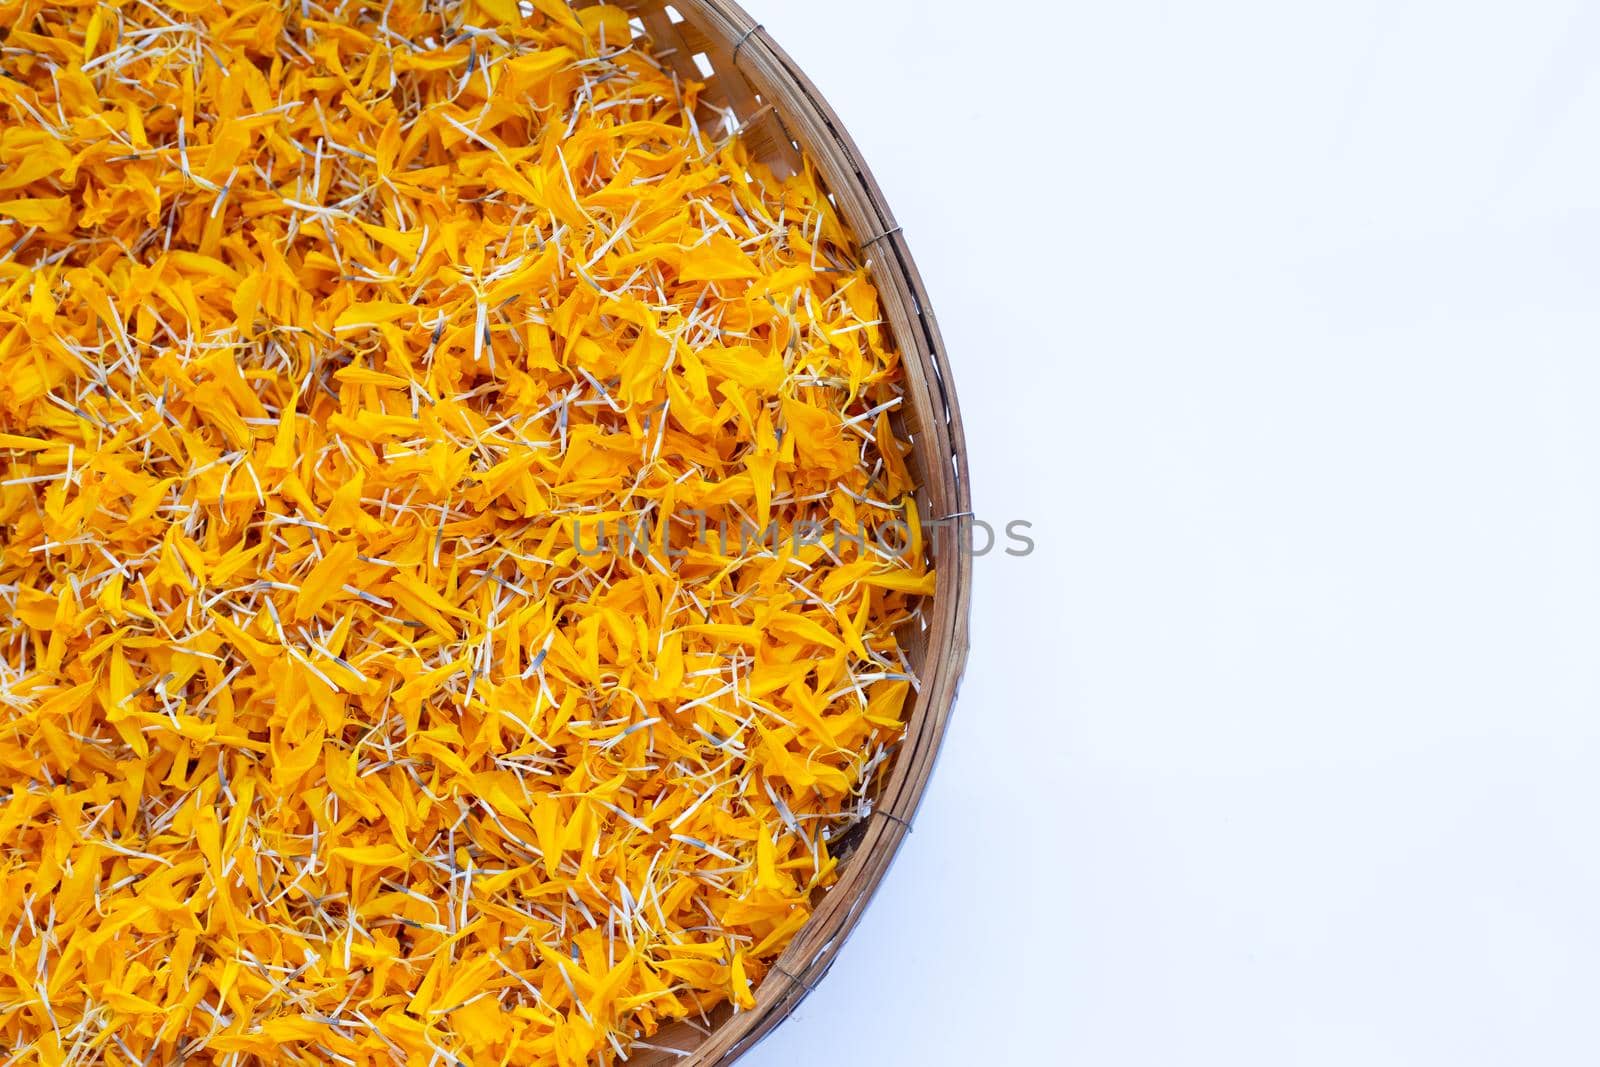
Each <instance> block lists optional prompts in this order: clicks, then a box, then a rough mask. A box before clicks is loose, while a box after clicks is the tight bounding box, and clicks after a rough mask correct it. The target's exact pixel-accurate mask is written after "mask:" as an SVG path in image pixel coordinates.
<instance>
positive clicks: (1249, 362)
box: [748, 0, 1600, 1067]
mask: <svg viewBox="0 0 1600 1067" xmlns="http://www.w3.org/2000/svg"><path fill="white" fill-rule="evenodd" d="M749 7H750V8H751V10H752V12H753V13H754V15H755V17H756V18H757V19H759V20H760V21H762V22H764V23H765V24H766V26H767V28H768V30H769V31H770V32H771V33H772V34H773V36H774V37H775V38H776V39H777V40H778V41H779V42H780V43H782V44H783V45H785V46H786V47H787V48H788V49H789V50H790V52H791V53H792V54H793V55H794V56H795V57H796V59H797V60H798V61H799V63H800V64H801V66H802V67H804V69H806V70H807V71H808V72H809V73H810V74H811V75H812V76H813V77H814V79H815V80H816V82H817V83H818V85H819V86H820V87H821V88H822V90H823V92H824V93H826V94H827V95H828V96H829V97H830V99H831V100H832V101H833V102H834V104H835V105H836V106H837V108H838V110H839V111H840V113H841V114H842V116H843V118H844V120H845V122H846V124H847V125H848V127H849V128H850V130H851V131H852V133H853V134H854V136H855V137H856V139H857V140H858V141H859V142H860V144H861V146H862V148H863V151H864V153H865V155H866V157H867V159H868V160H869V162H870V163H871V165H872V166H873V168H874V169H875V170H876V172H877V175H878V177H879V178H880V180H881V181H882V184H883V186H884V188H885V190H886V192H887V194H888V198H889V200H890V202H891V203H892V204H893V205H894V207H895V210H896V213H897V215H898V217H899V219H900V221H901V222H902V223H904V225H905V227H906V232H907V234H908V235H909V240H910V244H911V247H912V250H913V252H914V253H915V254H916V256H917V258H918V261H919V263H920V266H921V268H922V270H923V272H924V274H925V275H926V277H927V282H928V285H929V288H930V289H931V291H932V293H933V297H934V304H935V307H936V309H937V311H938V314H939V318H940V322H941V324H942V326H943V329H944V334H945V338H946V340H947V341H948V343H949V346H950V351H951V354H952V361H953V364H954V367H955V376H956V382H957V385H958V387H959V392H960V397H961V401H962V405H963V408H964V410H965V416H966V424H967V433H968V439H969V443H970V446H971V455H972V474H973V482H974V486H975V494H976V501H977V507H978V510H979V512H980V514H981V515H982V516H983V517H985V518H986V519H989V520H991V521H995V522H996V523H997V524H1000V523H1003V522H1004V521H1006V520H1009V519H1013V518H1022V519H1028V520H1031V521H1032V522H1033V523H1034V524H1035V531H1034V533H1035V536H1036V537H1037V539H1038V543H1039V548H1038V551H1037V552H1036V553H1035V554H1034V555H1033V556H1031V557H1030V558H1027V559H1010V558H1006V557H1004V556H1003V555H999V554H998V553H997V554H995V555H991V556H989V557H987V558H984V559H980V560H978V561H977V565H976V567H977V595H976V603H975V608H974V617H973V657H972V661H971V667H970V669H969V671H968V673H967V680H966V684H965V686H964V689H963V691H962V698H961V702H960V705H959V707H958V714H957V718H956V720H955V723H954V725H953V727H952V730H951V733H950V735H949V740H948V742H947V744H946V748H945V751H944V755H943V758H942V761H941V764H940V767H939V770H938V773H937V775H936V777H935V779H934V782H933V786H932V789H931V791H930V792H929V794H928V796H927V799H926V802H925V804H924V806H923V809H922V811H921V814H920V817H919V819H918V822H917V830H916V833H915V834H914V835H913V836H912V838H911V839H910V841H909V843H908V845H907V846H906V848H905V849H904V851H903V852H902V853H901V856H900V859H899V861H898V862H897V864H896V866H895V868H894V870H893V871H892V872H891V875H890V877H889V880H888V881H887V883H886V885H885V887H884V889H883V891H882V892H881V893H880V894H879V896H878V898H877V901H876V903H875V904H874V905H873V907H872V909H871V910H870V911H869V913H868V915H867V917H866V919H865V921H864V922H863V923H862V925H861V926H860V927H859V928H858V931H857V933H856V934H855V936H854V938H853V939H852V941H851V942H850V944H849V946H848V947H847V948H846V950H845V952H844V955H843V957H842V958H841V960H840V962H839V963H838V965H837V966H836V967H835V968H834V971H833V973H832V974H831V975H830V976H829V977H828V979H827V980H826V981H825V982H824V983H823V984H822V987H821V988H820V990H819V991H818V992H817V993H816V994H815V995H814V996H813V997H812V998H811V999H810V1000H808V1001H807V1002H806V1003H805V1004H804V1006H803V1007H802V1008H801V1010H800V1012H799V1014H798V1015H797V1016H796V1017H795V1018H794V1019H792V1020H791V1021H790V1022H788V1023H786V1024H785V1025H784V1026H783V1027H782V1028H781V1029H780V1030H779V1031H778V1032H777V1034H775V1035H774V1036H773V1037H772V1038H771V1039H770V1040H769V1041H767V1042H766V1044H764V1045H763V1046H762V1047H761V1048H760V1049H759V1050H757V1051H756V1052H755V1053H754V1054H752V1055H751V1056H750V1057H749V1061H748V1062H750V1063H752V1064H754V1065H757V1067H789V1065H805V1067H810V1065H812V1064H819V1063H828V1064H837V1065H840V1067H855V1065H874V1067H878V1065H885V1064H890V1065H894V1064H932V1065H943V1064H963V1065H965V1064H973V1065H987V1064H1011V1063H1064V1064H1073V1065H1085V1067H1117V1065H1125V1064H1126V1065H1145V1064H1149V1065H1153V1067H1170V1065H1190V1064H1203V1065H1209V1064H1226V1065H1229V1067H1256V1065H1260V1067H1282V1065H1300V1064H1318V1065H1320V1064H1327V1065H1336V1067H1350V1065H1354V1064H1359V1065H1361V1067H1383V1065H1388V1064H1405V1065H1414V1064H1423V1065H1432V1064H1449V1065H1451V1067H1477V1065H1501V1064H1504V1065H1508V1067H1510V1065H1517V1067H1521V1065H1530V1064H1531V1065H1539V1067H1562V1065H1567V1064H1574V1065H1579V1064H1581V1065H1592V1064H1595V1063H1597V1062H1600V1012H1597V1009H1600V773H1597V771H1600V699H1597V698H1600V595H1597V594H1600V417H1597V416H1600V412H1597V410H1596V401H1597V399H1600V359H1597V356H1600V344H1597V342H1600V301H1597V296H1600V4H1596V3H1593V2H1588V3H1584V2H1578V0H1572V2H1556V0H1520V2H1517V3H1512V2H1509V0H1507V2H1502V3H1483V2H1473V0H1453V2H1442V0H1438V2H1436V0H1412V2H1409V3H1406V2H1401V0H1342V2H1340V3H1314V2H1309V0H1297V2H1292V3H1284V2H1282V0H1270V2H1259V3H1243V2H1238V0H1212V2H1210V3H1205V4H1198V3H1185V2H1180V0H1172V2H1169V3H1155V2H1145V0H1116V2H1104V0H1094V2H1089V0H1063V2H1048V3H1047V2H1042V0H1031V2H1029V0H1009V2H999V3H990V4H973V3H970V2H961V3H956V2H954V0H939V2H932V0H805V2H804V3H798V2H794V0H784V2H781V3H780V2H778V0H749Z"/></svg>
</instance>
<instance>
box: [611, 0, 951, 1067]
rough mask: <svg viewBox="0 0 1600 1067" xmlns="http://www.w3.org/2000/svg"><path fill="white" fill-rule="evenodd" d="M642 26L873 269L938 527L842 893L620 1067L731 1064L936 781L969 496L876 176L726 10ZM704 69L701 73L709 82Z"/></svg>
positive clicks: (846, 848) (877, 877) (846, 916)
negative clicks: (804, 165) (704, 1017)
mask: <svg viewBox="0 0 1600 1067" xmlns="http://www.w3.org/2000/svg"><path fill="white" fill-rule="evenodd" d="M613 2H616V3H618V4H619V6H621V7H623V8H626V9H628V10H629V11H631V12H632V13H633V14H634V16H635V23H636V26H642V27H643V28H642V36H643V37H644V39H645V40H644V44H645V47H646V48H647V49H648V50H649V51H650V53H651V54H652V55H654V56H655V57H656V58H657V59H658V60H659V61H662V62H664V63H667V64H669V65H670V66H671V67H672V69H674V70H675V71H676V72H677V73H678V75H679V76H680V77H681V78H683V79H685V80H696V81H704V82H706V83H707V87H706V90H705V92H704V93H703V99H704V100H706V101H707V102H709V103H710V104H712V105H714V106H716V107H720V108H723V109H727V110H731V112H732V114H733V115H734V116H735V117H736V118H737V120H738V123H739V128H740V130H741V133H742V136H743V138H744V141H745V144H746V145H747V146H748V147H749V148H750V151H751V154H752V155H753V156H754V157H755V158H757V159H759V160H760V161H762V162H764V163H766V164H767V165H768V166H770V167H771V168H772V169H773V171H774V172H775V173H777V174H778V175H779V176H786V175H789V174H793V173H795V172H796V170H797V169H798V168H799V167H800V165H801V158H802V155H803V156H804V157H805V158H808V159H810V160H811V162H812V163H813V164H814V165H815V167H816V168H817V170H818V172H819V173H820V174H821V175H822V178H823V180H824V182H825V183H826V185H827V188H828V190H829V196H830V199H831V200H832V201H833V203H834V204H835V206H836V207H837V208H838V210H839V214H840V216H841V217H842V218H843V219H844V220H845V222H846V223H848V224H849V226H850V227H851V228H852V229H853V230H854V232H855V234H856V236H857V238H858V240H859V241H860V242H861V245H862V248H863V250H864V252H865V253H866V254H867V256H868V259H869V264H868V265H869V267H870V269H871V272H872V276H873V280H874V282H875V283H876V285H877V288H878V292H879V295H880V297H881V299H882V301H883V309H884V314H885V316H886V319H887V322H888V325H889V327H890V329H891V330H892V332H893V335H894V340H895V343H896V345H897V347H898V348H899V350H900V352H901V354H902V357H903V360H904V363H905V368H906V379H907V380H906V386H907V397H906V400H907V402H906V403H905V404H903V405H902V414H901V416H900V420H901V425H900V429H901V430H902V431H903V432H904V433H905V434H906V438H907V440H909V441H910V442H911V444H912V446H913V453H912V455H910V456H908V457H907V466H908V467H909V469H910V470H911V471H912V473H913V474H915V475H916V477H917V480H918V482H919V483H920V485H921V486H922V489H921V491H920V493H919V494H918V501H917V503H918V507H919V508H920V509H921V510H920V513H921V514H922V515H924V516H929V517H931V518H933V519H936V520H948V522H949V524H948V525H947V526H945V527H944V528H942V529H941V530H940V531H939V536H938V537H937V538H936V539H935V546H934V549H933V556H934V560H933V561H934V564H935V566H936V567H937V568H938V574H939V578H938V589H937V592H936V593H935V594H934V596H933V599H932V602H931V603H930V604H927V605H925V606H924V609H923V611H922V614H921V618H920V620H919V623H918V624H917V626H916V629H915V632H911V633H906V634H903V635H902V641H903V642H904V644H905V646H906V649H907V654H908V655H909V657H910V660H911V664H912V666H913V667H914V669H915V670H916V672H917V675H918V677H919V678H920V679H921V680H922V689H921V692H920V693H919V694H918V695H917V698H916V701H915V703H914V705H913V706H912V708H911V711H910V718H909V722H908V726H907V730H906V737H905V740H904V742H903V744H902V746H901V748H900V751H899V752H898V753H897V754H896V756H895V759H894V760H893V764H892V766H891V768H890V770H889V772H888V775H887V777H886V778H885V780H884V781H883V784H882V787H881V789H880V791H879V793H878V796H877V798H876V801H875V805H874V813H873V817H872V818H870V819H868V820H866V822H864V823H862V824H861V825H859V826H858V827H856V828H855V829H853V830H852V831H851V833H850V834H849V835H848V837H849V838H850V840H846V841H840V842H835V844H834V847H835V849H836V850H837V851H838V853H839V854H840V855H842V856H844V860H843V862H842V863H841V873H840V877H839V881H838V882H837V884H835V885H834V886H833V888H831V889H830V890H828V891H827V893H826V894H825V896H823V897H822V899H821V900H820V901H818V903H817V906H816V909H815V912H814V914H813V916H812V918H811V921H810V922H809V923H807V924H806V925H805V926H804V927H803V928H802V929H801V930H800V932H799V933H798V934H797V935H796V936H795V939H794V941H793V942H792V943H791V944H790V945H789V948H788V950H787V951H786V952H785V953H784V954H783V956H782V957H780V958H779V960H778V961H777V963H776V965H775V966H774V967H773V968H772V970H771V971H770V973H769V974H768V975H767V977H766V978H765V980H763V981H762V983H761V985H760V987H759V988H758V989H757V990H756V1006H755V1008H754V1009H753V1010H750V1011H745V1012H734V1011H733V1010H732V1009H731V1008H728V1007H724V1008H722V1009H720V1010H719V1011H717V1012H715V1013H713V1014H712V1016H711V1018H710V1020H709V1022H710V1026H709V1028H708V1027H707V1026H706V1025H705V1023H704V1022H702V1021H701V1020H698V1019H696V1020H692V1021H689V1022H684V1023H679V1024H676V1025H674V1026H672V1027H668V1028H666V1029H664V1030H663V1031H662V1032H661V1033H659V1034H657V1035H656V1036H655V1037H653V1038H651V1039H650V1044H651V1045H652V1046H655V1048H651V1049H646V1048H641V1049H639V1050H638V1052H637V1053H635V1054H634V1055H633V1056H632V1057H631V1058H630V1060H629V1062H630V1064H635V1065H644V1067H656V1065H663V1067H664V1065H666V1064H674V1065H683V1064H692V1065H696V1067H699V1065H705V1067H709V1065H712V1064H727V1063H731V1062H732V1061H734V1060H735V1059H737V1058H738V1057H739V1056H740V1055H741V1054H743V1053H744V1052H746V1051H748V1050H749V1049H750V1048H751V1047H752V1046H754V1045H755V1044H756V1042H758V1041H759V1040H761V1038H762V1037H764V1036H765V1035H766V1034H767V1033H768V1032H770V1031H771V1030H772V1028H773V1027H775V1026H777V1025H778V1023H780V1022H782V1021H783V1019H784V1018H785V1017H786V1016H787V1015H788V1014H789V1013H790V1012H791V1011H793V1010H794V1009H795V1007H796V1006H798V1005H799V1003H800V1001H801V1000H802V999H803V998H804V997H805V995H806V994H807V993H808V992H810V990H812V989H813V988H815V986H816V983H817V982H818V981H819V980H820V979H821V978H822V977H823V975H825V974H826V973H827V972H828V968H829V967H830V966H832V964H833V961H834V958H835V957H836V956H837V955H838V953H839V949H840V948H841V947H842V946H843V944H844V941H845V938H846V937H848V936H849V933H850V931H851V929H852V928H853V927H854V926H855V924H856V922H857V920H858V919H860V917H861V913H862V912H863V911H864V910H865V908H866V906H867V903H868V901H870V900H871V898H872V894H873V892H874V891H875V890H876V889H877V887H878V883H879V882H880V881H882V879H883V876H884V873H885V872H886V871H887V870H888V867H889V863H890V861H891V860H892V859H893V858H894V854H895V851H896V850H897V849H898V848H899V846H900V842H901V840H902V839H903V838H904V837H905V835H906V833H907V832H909V830H910V828H911V820H912V816H913V815H914V814H915V812H916V809H917V804H918V802H919V801H920V800H921V798H922V793H923V790H924V788H925V787H926V786H927V784H928V778H929V776H930V775H931V774H932V772H933V764H934V757H935V756H936V755H937V753H938V749H939V742H940V741H941V739H942V738H943V736H944V731H945V725H946V723H947V722H948V721H949V718H950V711H951V708H952V706H953V704H954V703H955V697H956V688H957V685H958V683H959V682H960V679H961V673H962V670H963V668H964V667H965V665H966V659H967V612H968V603H969V598H970V592H971V585H972V559H971V553H970V551H969V547H968V546H970V544H971V540H970V530H969V520H970V517H971V497H970V495H969V489H968V478H967V453H966V442H965V439H964V438H963V436H962V431H961V414H960V411H959V410H958V408H957V406H956V395H955V390H954V388H953V386H952V385H951V380H950V367H949V363H948V362H947V359H946V355H945V348H944V343H943V341H941V340H940V337H939V328H938V325H937V323H935V321H934V317H933V310H932V308H931V307H929V305H928V297H927V293H926V291H925V290H924V289H923V286H922V279H921V277H920V276H919V275H918V273H917V268H916V264H915V263H913V262H912V260H911V253H910V251H909V250H908V249H907V247H906V242H905V239H904V236H903V235H902V233H901V231H900V227H899V226H898V225H896V223H895V221H894V216H893V215H892V214H891V213H890V211H889V206H888V205H887V204H886V203H884V199H883V194H882V192H881V191H880V190H879V188H878V184H877V182H876V181H874V180H873V177H872V172H871V171H869V170H868V169H867V166H866V164H865V163H864V162H862V159H861V153H860V152H859V150H858V149H857V148H856V146H855V143H854V142H853V141H852V140H851V139H850V135H849V134H848V133H846V132H845V130H844V127H843V125H841V123H840V122H839V117H838V116H837V115H835V114H834V112H833V109H832V108H831V107H829V106H828V104H827V102H826V101H824V100H823V99H822V97H821V95H820V94H819V93H818V92H817V90H816V87H815V86H813V85H812V84H811V81H810V80H809V79H808V78H807V77H806V76H805V74H804V73H802V72H801V71H800V69H799V68H798V67H796V66H795V64H794V61H793V60H791V59H790V58H789V56H788V55H787V54H785V53H784V51H783V49H781V48H779V47H778V46H777V45H776V44H775V43H774V42H773V40H772V38H771V37H769V36H768V35H767V33H766V32H765V31H764V30H763V29H762V28H761V27H760V26H759V25H757V24H756V22H755V21H754V20H753V19H751V17H750V16H749V15H748V14H746V13H745V12H744V10H743V9H741V8H740V7H739V6H738V5H737V4H735V3H731V2H729V0H672V3H670V4H669V3H667V2H666V0H613ZM708 71H709V74H708V73H707V72H708Z"/></svg>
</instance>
